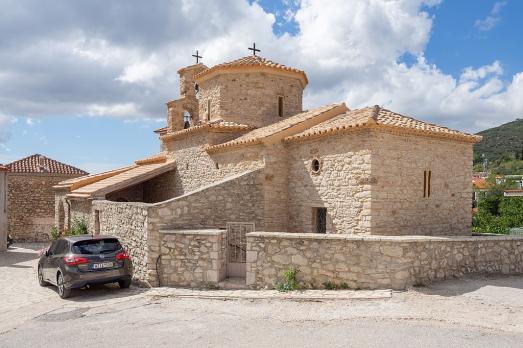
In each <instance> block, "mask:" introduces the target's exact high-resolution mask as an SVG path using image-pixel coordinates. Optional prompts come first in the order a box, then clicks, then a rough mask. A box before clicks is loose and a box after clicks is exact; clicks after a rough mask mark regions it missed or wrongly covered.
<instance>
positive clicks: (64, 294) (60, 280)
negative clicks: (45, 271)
mask: <svg viewBox="0 0 523 348" xmlns="http://www.w3.org/2000/svg"><path fill="white" fill-rule="evenodd" d="M56 284H57V286H58V295H59V296H60V298H68V297H69V296H71V289H69V288H68V287H66V286H65V284H64V276H63V275H62V273H61V272H60V273H58V276H57V277H56Z"/></svg>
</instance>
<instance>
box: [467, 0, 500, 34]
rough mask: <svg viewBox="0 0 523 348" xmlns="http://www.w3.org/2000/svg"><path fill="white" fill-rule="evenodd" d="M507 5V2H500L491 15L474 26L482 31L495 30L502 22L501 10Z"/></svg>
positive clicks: (477, 21)
mask: <svg viewBox="0 0 523 348" xmlns="http://www.w3.org/2000/svg"><path fill="white" fill-rule="evenodd" d="M506 4H507V2H506V1H498V2H496V3H495V4H494V6H493V7H492V10H490V13H489V15H488V16H487V17H485V18H484V19H477V20H476V21H475V22H474V26H475V27H476V28H478V29H479V30H481V31H489V30H491V29H493V28H494V27H495V26H496V25H497V24H498V23H499V22H500V21H501V9H502V8H503V7H504V6H505V5H506Z"/></svg>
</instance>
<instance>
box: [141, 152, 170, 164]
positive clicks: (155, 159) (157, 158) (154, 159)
mask: <svg viewBox="0 0 523 348" xmlns="http://www.w3.org/2000/svg"><path fill="white" fill-rule="evenodd" d="M166 161H167V156H165V155H164V154H161V153H159V154H156V155H152V156H149V157H147V158H144V159H141V160H136V161H134V163H135V164H138V165H144V164H152V163H164V162H166Z"/></svg>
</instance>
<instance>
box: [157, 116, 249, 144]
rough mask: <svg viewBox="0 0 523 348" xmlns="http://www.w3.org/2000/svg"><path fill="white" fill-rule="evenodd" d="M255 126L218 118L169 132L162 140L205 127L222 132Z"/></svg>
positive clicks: (242, 129)
mask: <svg viewBox="0 0 523 348" xmlns="http://www.w3.org/2000/svg"><path fill="white" fill-rule="evenodd" d="M254 128H255V127H253V126H249V125H246V124H240V123H236V122H229V121H223V120H216V121H213V122H205V123H201V124H198V125H196V126H192V127H189V128H186V129H182V130H179V131H176V132H173V133H167V134H164V135H162V136H161V139H162V140H169V139H175V138H180V137H183V136H185V135H187V134H190V133H194V132H199V131H202V130H204V129H213V130H216V131H220V132H237V131H249V130H252V129H254Z"/></svg>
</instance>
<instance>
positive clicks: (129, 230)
mask: <svg viewBox="0 0 523 348" xmlns="http://www.w3.org/2000/svg"><path fill="white" fill-rule="evenodd" d="M96 211H98V215H99V221H100V234H101V235H111V236H115V237H118V239H119V240H120V242H121V243H122V245H123V247H124V248H125V249H126V250H127V251H128V252H129V255H130V256H131V260H132V263H133V273H134V274H133V276H134V278H135V279H138V280H141V281H145V282H147V281H148V280H149V276H148V271H149V267H150V266H151V267H152V266H153V265H154V260H151V259H150V258H149V244H148V240H149V233H148V222H147V215H148V207H147V205H145V204H143V203H121V202H109V201H93V214H95V212H96ZM153 271H154V270H153Z"/></svg>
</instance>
